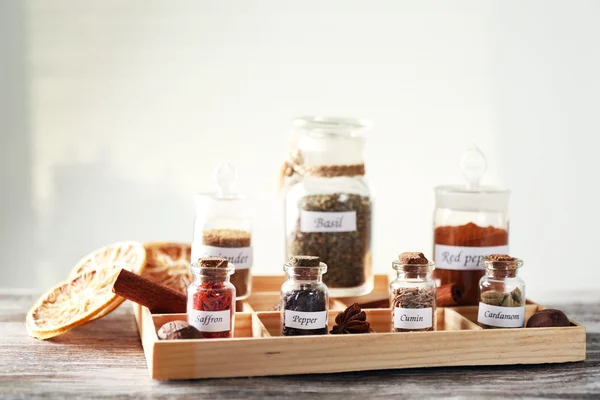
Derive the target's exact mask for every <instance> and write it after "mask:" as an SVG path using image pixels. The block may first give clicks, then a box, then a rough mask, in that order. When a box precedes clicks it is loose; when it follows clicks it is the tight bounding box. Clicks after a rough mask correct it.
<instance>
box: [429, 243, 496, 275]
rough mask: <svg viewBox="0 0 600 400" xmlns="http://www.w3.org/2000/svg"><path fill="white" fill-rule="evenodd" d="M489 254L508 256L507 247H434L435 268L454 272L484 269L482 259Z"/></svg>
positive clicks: (438, 245) (441, 245) (440, 245)
mask: <svg viewBox="0 0 600 400" xmlns="http://www.w3.org/2000/svg"><path fill="white" fill-rule="evenodd" d="M490 254H508V246H491V247H464V246H446V245H443V244H436V245H435V268H436V269H454V270H473V269H484V268H483V265H482V263H481V260H483V258H485V257H487V256H489V255H490Z"/></svg>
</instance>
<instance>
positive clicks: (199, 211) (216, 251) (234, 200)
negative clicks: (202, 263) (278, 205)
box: [192, 162, 254, 300]
mask: <svg viewBox="0 0 600 400" xmlns="http://www.w3.org/2000/svg"><path fill="white" fill-rule="evenodd" d="M215 178H216V182H217V185H218V187H219V189H218V191H217V192H216V193H199V194H196V195H195V196H194V202H195V203H196V218H195V221H194V239H193V242H192V260H198V259H199V258H203V257H222V258H225V259H227V260H228V261H229V262H230V263H232V264H233V265H235V269H236V273H235V275H234V276H233V277H232V278H231V282H232V283H233V285H234V286H235V288H236V293H237V300H244V299H246V298H247V297H248V296H249V295H250V291H251V289H252V288H251V281H252V279H251V269H252V262H253V248H252V243H251V242H252V233H251V232H252V226H253V220H254V219H253V217H252V214H253V207H252V202H251V201H250V199H249V198H247V197H246V196H244V195H242V194H238V193H235V192H233V190H232V187H233V184H234V182H235V180H236V171H235V168H234V167H233V166H232V165H231V164H230V163H228V162H224V163H223V164H221V165H220V166H219V168H218V169H217V170H216V174H215Z"/></svg>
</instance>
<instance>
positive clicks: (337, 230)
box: [285, 117, 373, 297]
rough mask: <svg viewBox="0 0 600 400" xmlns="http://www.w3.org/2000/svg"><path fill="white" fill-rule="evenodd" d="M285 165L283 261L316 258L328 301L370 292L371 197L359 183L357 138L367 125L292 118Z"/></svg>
mask: <svg viewBox="0 0 600 400" xmlns="http://www.w3.org/2000/svg"><path fill="white" fill-rule="evenodd" d="M294 127H295V128H296V130H295V132H294V141H293V143H294V146H293V149H292V153H291V154H292V156H291V159H290V161H289V162H288V163H287V164H286V170H285V172H286V175H287V177H288V180H287V182H286V189H287V193H286V198H285V209H286V244H287V246H286V247H287V257H288V258H289V257H292V256H294V255H311V256H318V257H320V258H321V260H322V261H323V262H324V263H325V264H327V266H328V273H327V275H326V276H325V277H324V282H325V283H326V284H327V286H328V287H329V290H330V294H331V296H333V297H346V296H360V295H364V294H366V293H369V292H370V291H371V290H372V289H373V272H372V260H371V197H370V192H369V188H368V187H367V184H366V183H365V180H364V173H365V167H364V160H363V144H364V140H363V137H362V136H360V134H359V133H360V132H361V131H364V130H365V129H367V128H368V127H369V124H368V123H367V122H365V121H362V120H357V119H350V118H320V117H304V118H298V119H296V120H294Z"/></svg>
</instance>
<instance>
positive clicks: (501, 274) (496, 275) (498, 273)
mask: <svg viewBox="0 0 600 400" xmlns="http://www.w3.org/2000/svg"><path fill="white" fill-rule="evenodd" d="M485 274H486V276H487V277H488V278H492V279H507V278H516V277H517V270H516V269H492V268H486V270H485Z"/></svg>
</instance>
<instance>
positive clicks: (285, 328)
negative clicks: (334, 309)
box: [281, 256, 329, 336]
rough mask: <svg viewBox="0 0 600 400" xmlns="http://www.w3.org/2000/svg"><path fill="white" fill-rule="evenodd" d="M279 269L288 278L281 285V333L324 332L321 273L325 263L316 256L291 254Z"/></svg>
mask: <svg viewBox="0 0 600 400" xmlns="http://www.w3.org/2000/svg"><path fill="white" fill-rule="evenodd" d="M283 270H284V271H285V272H286V273H287V274H288V279H287V281H285V282H284V283H283V285H281V333H282V335H283V336H302V335H326V334H327V311H328V309H329V294H328V290H327V285H325V284H324V283H323V274H324V273H325V272H327V265H325V264H324V263H322V262H321V260H320V259H319V257H312V256H295V257H292V258H291V259H290V260H289V261H288V262H287V263H286V264H285V265H284V266H283Z"/></svg>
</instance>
